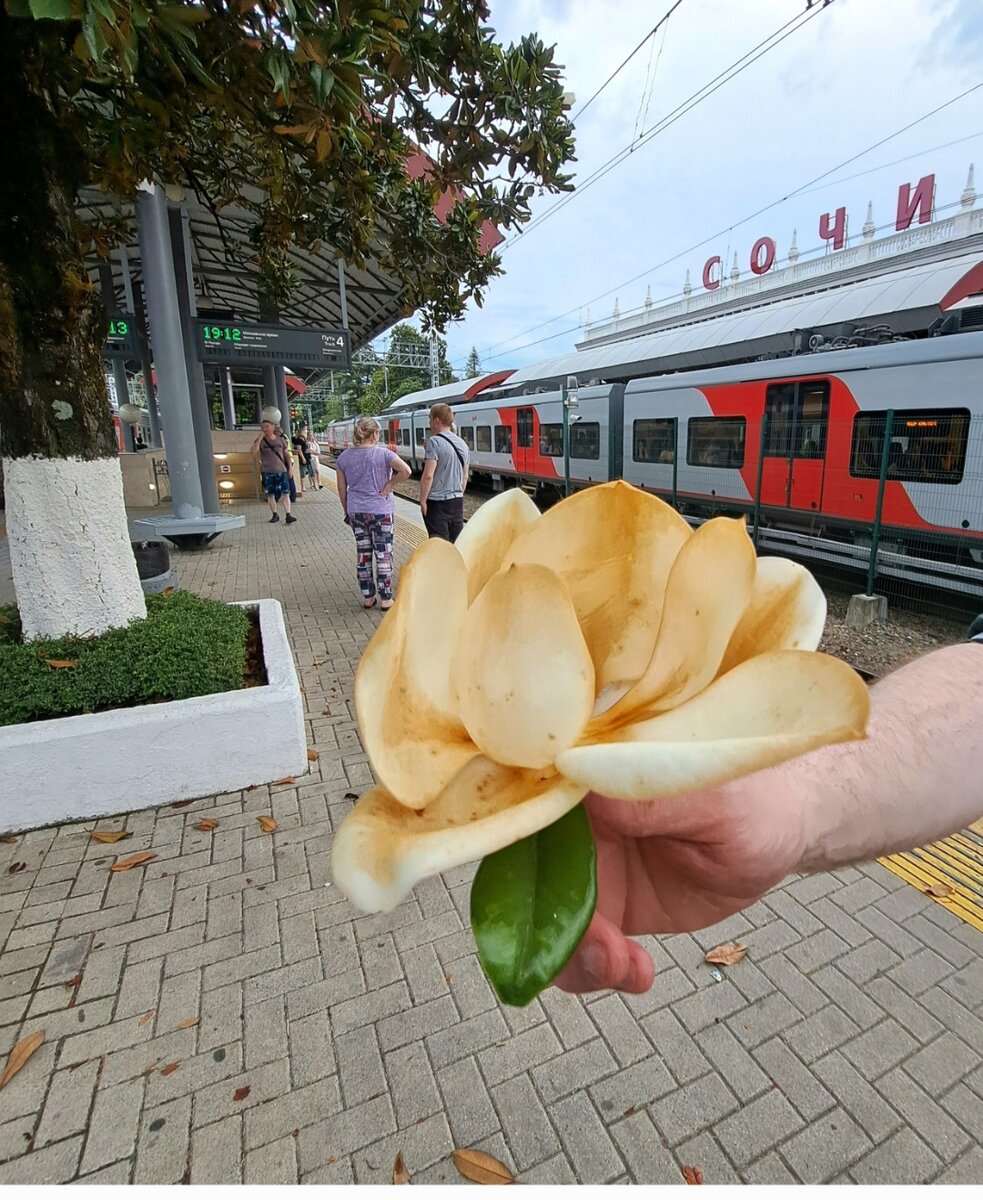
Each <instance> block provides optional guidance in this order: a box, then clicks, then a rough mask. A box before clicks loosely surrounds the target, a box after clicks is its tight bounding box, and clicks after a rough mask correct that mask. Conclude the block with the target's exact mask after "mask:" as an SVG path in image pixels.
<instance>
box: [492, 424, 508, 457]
mask: <svg viewBox="0 0 983 1200" xmlns="http://www.w3.org/2000/svg"><path fill="white" fill-rule="evenodd" d="M495 453H496V454H511V453H512V427H511V425H496V426H495Z"/></svg>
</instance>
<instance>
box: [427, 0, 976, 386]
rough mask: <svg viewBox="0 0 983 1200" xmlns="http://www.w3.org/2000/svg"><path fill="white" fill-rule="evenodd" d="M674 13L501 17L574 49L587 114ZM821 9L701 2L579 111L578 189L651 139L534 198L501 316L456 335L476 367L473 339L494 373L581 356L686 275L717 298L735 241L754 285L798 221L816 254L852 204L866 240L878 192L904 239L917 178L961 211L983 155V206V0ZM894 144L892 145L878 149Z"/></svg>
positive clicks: (510, 7)
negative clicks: (593, 334) (714, 259)
mask: <svg viewBox="0 0 983 1200" xmlns="http://www.w3.org/2000/svg"><path fill="white" fill-rule="evenodd" d="M672 4H673V0H618V3H617V4H612V3H611V2H610V0H490V5H491V19H490V23H491V24H492V25H493V26H494V28H495V29H496V30H497V31H498V34H499V37H500V40H502V41H505V42H508V41H512V40H515V39H518V38H519V37H520V36H522V35H523V34H525V33H530V32H536V33H538V34H539V35H540V36H541V37H542V38H543V40H544V41H545V42H546V43H547V45H555V47H556V52H555V58H556V61H557V62H559V63H561V64H563V66H564V68H565V70H564V75H565V79H566V83H567V87H568V89H569V90H570V91H571V92H573V93H574V95H575V97H576V99H575V102H574V105H573V113H574V114H575V115H576V114H577V110H578V109H579V108H580V107H581V106H583V105H584V104H585V103H586V102H587V101H588V100H590V98H591V96H592V95H593V94H594V93H595V92H596V91H597V89H598V88H600V87H601V85H602V84H603V83H604V82H605V80H606V79H607V78H608V76H609V75H611V74H612V72H614V71H615V70H616V68H617V67H618V66H619V64H620V63H621V62H622V60H623V59H625V58H626V57H627V56H628V55H629V54H630V53H631V51H632V50H634V49H635V47H636V46H637V45H638V44H639V42H641V41H642V39H643V38H644V37H645V35H646V34H647V33H648V32H649V31H650V30H651V29H652V28H653V26H654V25H655V24H656V22H657V21H658V20H659V19H660V18H661V17H662V16H663V15H664V13H665V12H666V11H667V10H669V9H670V8H671V7H672ZM806 10H807V3H806V0H682V3H681V4H680V6H679V7H678V9H677V10H676V11H675V12H674V13H673V15H672V16H671V17H670V18H669V20H668V21H667V22H666V23H665V24H664V25H663V26H662V28H660V30H659V31H658V33H657V34H656V35H655V37H653V38H650V39H649V40H648V41H647V42H646V43H645V45H644V46H643V47H642V49H641V50H639V52H638V53H637V54H636V55H635V56H634V58H632V60H631V62H630V63H629V64H628V65H627V66H626V67H624V69H623V70H621V71H620V72H619V73H618V74H617V75H616V77H615V78H614V79H613V80H612V81H611V83H609V84H608V86H607V87H606V88H605V89H604V91H603V92H602V93H601V94H600V95H599V96H598V97H597V98H596V99H595V100H593V101H592V102H591V103H590V104H589V106H588V107H587V108H586V111H584V112H583V114H582V115H579V116H577V120H576V123H575V125H576V139H577V162H576V163H574V164H573V165H572V168H571V169H572V170H573V172H574V176H575V180H574V181H575V183H578V185H579V186H580V187H582V186H583V183H584V181H586V180H587V178H588V177H589V176H590V175H591V174H592V173H593V172H595V171H596V170H597V169H598V168H600V167H602V166H603V165H604V164H605V163H607V162H608V160H610V159H611V158H612V156H613V155H615V154H616V153H617V152H618V151H621V150H622V149H623V148H627V147H629V146H631V145H632V143H633V142H637V143H638V144H637V145H636V148H635V149H634V151H633V152H632V153H631V155H629V156H628V157H627V158H626V159H625V161H623V162H621V163H620V164H619V165H617V166H615V167H614V168H613V169H612V170H610V171H609V172H607V174H605V175H604V176H603V178H600V179H599V180H598V181H597V182H596V183H593V184H592V185H591V186H589V187H586V188H583V190H582V191H578V194H575V197H574V199H572V200H571V201H569V202H568V203H566V204H565V205H564V206H563V207H562V208H560V209H557V210H556V211H555V212H553V213H552V214H551V215H549V216H544V215H543V214H545V213H546V212H547V210H549V209H550V208H551V207H552V206H553V205H554V204H555V203H556V199H557V198H556V197H549V196H547V197H543V198H537V199H536V200H535V201H534V208H533V214H534V218H539V217H541V216H542V217H543V219H542V220H541V222H539V223H537V224H536V225H535V226H534V227H532V228H527V231H526V232H523V233H522V235H521V236H519V237H515V236H514V235H512V237H510V238H509V239H508V240H507V242H506V244H505V246H504V247H500V251H501V253H502V258H503V266H504V269H505V274H504V276H502V277H500V278H498V279H496V280H493V281H492V283H491V284H490V286H489V288H488V291H487V294H486V299H485V304H484V307H483V308H481V309H479V308H477V307H474V306H472V308H471V310H470V311H469V314H468V316H467V317H466V319H465V320H463V321H461V322H458V323H456V324H454V325H451V326H449V327H448V328H447V330H446V331H445V336H446V338H447V343H448V357H449V359H450V361H451V364H452V366H453V367H454V368H455V369H456V370H457V371H458V373H459V374H460V373H461V371H462V369H463V366H464V361H465V358H466V357H467V354H468V351H469V349H470V348H471V347H472V346H474V347H476V348H477V351H478V355H479V358H480V360H481V365H482V368H483V370H489V371H491V370H504V369H507V368H509V367H519V366H525V365H527V364H530V363H535V362H538V361H541V360H543V359H546V358H551V357H553V356H555V355H558V354H562V353H565V352H567V351H572V350H573V349H574V347H575V343H576V342H577V341H578V340H580V338H581V337H582V336H583V335H582V324H583V322H584V320H585V319H586V318H587V316H588V313H589V315H590V319H591V321H592V322H594V323H597V322H601V321H605V320H608V319H610V317H611V314H612V310H613V308H614V304H615V300H616V299H617V302H618V305H619V308H620V311H621V313H622V315H626V314H628V313H629V312H631V311H633V310H634V311H637V310H638V309H640V308H641V306H642V304H643V303H644V300H645V297H646V291H647V289H648V288H651V294H652V298H653V302H654V303H655V304H656V305H657V304H658V303H659V302H660V301H662V302H666V301H668V300H670V299H673V298H677V297H678V296H679V294H680V292H681V289H682V286H683V282H684V279H685V275H686V271H687V269H689V271H690V275H691V279H692V282H693V286H694V289H700V287H701V282H700V279H701V273H702V269H703V264H704V262H705V261H706V259H707V258H708V257H709V256H710V255H711V254H719V255H721V257H722V258H723V259H724V260H725V262H726V264H727V268H728V270H729V268H730V266H731V264H732V261H733V256H734V253H735V252H736V253H737V255H738V263H739V266H740V267H741V269H742V274H743V276H744V277H747V275H748V274H749V269H748V265H747V264H748V256H749V254H750V251H751V247H752V245H753V244H754V242H755V241H756V239H757V238H759V237H762V236H770V237H773V238H774V239H775V241H776V243H777V247H778V259H779V261H778V262H777V263H776V267H781V266H782V265H784V264H783V262H782V261H781V260H782V259H784V257H785V255H786V254H787V252H788V248H789V245H790V243H791V239H792V232H793V230H797V242H798V248H799V251H800V253H801V255H802V257H803V258H805V257H807V256H808V253H809V251H816V250H820V249H821V248H822V246H823V242H822V239H821V237H820V233H819V220H820V216H821V214H823V213H825V212H830V213H832V212H834V211H835V210H836V209H837V208H838V207H840V206H845V207H846V209H847V213H848V222H849V234H850V239H851V242H853V241H855V240H857V239H859V238H860V231H861V227H862V225H863V223H864V220H865V218H866V215H867V203H868V201H872V202H873V216H874V221H875V223H876V224H877V225H878V227H879V231H878V235H877V236H878V237H880V236H886V235H888V234H890V233H891V232H893V226H894V216H895V209H896V205H897V196H898V187H899V185H900V184H902V183H906V182H907V183H911V184H912V186H914V184H916V183H917V181H918V180H919V179H920V178H921V177H922V176H923V175H927V174H931V173H933V172H934V174H935V176H936V205H937V212H939V214H940V215H942V213H943V208H944V206H946V205H956V206H958V201H959V196H960V193H961V192H962V190H963V187H964V186H965V183H966V175H967V171H968V168H969V164H970V163H971V162H977V163H978V165H979V168H980V170H979V174H978V177H977V186H978V187H979V190H980V193H981V201H980V204H981V205H983V0H832V3H829V4H827V5H826V6H825V7H824V6H823V4H822V0H815V2H814V5H813V8H812V9H811V10H809V12H808V13H807V12H806ZM802 14H805V15H807V16H808V17H809V19H808V20H805V21H803V22H802V23H801V24H798V23H797V24H796V25H795V26H793V29H792V32H791V33H789V35H788V36H787V37H786V38H785V40H784V41H782V42H781V43H780V44H779V45H777V46H776V47H775V48H774V49H772V50H770V51H769V52H768V53H766V54H764V55H763V56H762V57H761V58H760V59H758V61H756V62H753V63H751V64H750V65H749V66H747V68H746V69H745V70H743V71H742V72H741V73H740V74H738V75H737V76H736V77H735V78H733V79H732V80H731V81H729V82H726V83H724V84H722V86H720V87H719V88H718V89H717V90H716V91H715V92H713V94H712V95H710V96H709V97H708V98H707V99H705V100H703V101H702V102H701V103H699V104H697V105H696V106H695V107H694V108H692V110H691V111H689V112H687V113H685V114H684V115H682V116H680V117H679V118H678V119H676V120H675V121H674V122H673V123H672V124H671V125H669V126H668V127H667V128H665V130H664V131H663V132H661V133H658V134H657V135H656V136H654V137H652V138H650V139H648V140H645V141H644V144H642V138H643V137H644V134H645V132H646V131H648V130H651V129H653V128H655V127H657V126H659V125H660V123H661V122H663V120H664V119H665V118H666V117H667V116H668V115H669V114H671V113H672V112H673V110H675V109H676V108H677V107H678V106H679V105H681V104H683V103H684V102H685V101H687V100H688V99H689V98H690V97H691V96H692V95H693V94H694V93H696V92H698V91H700V90H701V89H702V88H704V86H705V85H707V84H709V83H710V82H711V81H712V80H713V79H714V78H715V77H716V76H717V75H718V74H719V73H720V72H722V71H725V70H727V69H728V68H730V67H731V66H732V65H733V64H735V63H737V61H738V60H739V59H741V58H742V57H743V56H744V55H745V54H747V53H748V52H750V51H752V50H753V49H754V48H755V47H756V46H758V45H759V43H761V42H763V41H764V40H765V39H767V38H768V37H769V36H770V35H772V34H774V33H775V32H776V31H777V30H778V29H779V28H780V27H782V26H784V25H786V23H788V22H790V21H793V19H795V18H799V19H800V20H801V15H802ZM974 87H978V90H976V91H973V92H971V93H970V94H968V95H966V96H965V97H963V98H962V99H960V100H957V101H956V102H955V103H952V104H948V105H947V102H948V101H950V100H952V99H953V98H954V97H957V96H959V95H960V93H962V92H965V91H966V90H967V89H970V88H974ZM940 105H947V106H946V107H944V108H942V109H941V111H939V112H937V113H936V114H935V115H934V116H928V117H926V119H924V120H920V118H922V117H925V116H926V114H928V113H930V112H931V111H932V110H933V109H936V108H938V107H939V106H940ZM916 121H917V122H918V123H917V124H914V125H913V127H912V128H911V129H909V130H907V131H906V132H902V133H898V131H899V130H901V129H902V128H903V127H905V126H908V125H909V124H911V123H912V122H916ZM896 133H897V134H898V136H892V135H894V134H896ZM882 139H890V140H887V141H885V142H884V144H883V145H881V146H879V147H878V148H877V149H873V150H871V151H870V152H869V153H863V154H861V152H863V151H866V150H867V149H868V148H869V147H871V146H873V145H874V143H877V142H880V141H881V140H882ZM957 141H958V144H955V145H952V144H950V143H953V142H957ZM855 155H861V156H860V157H858V158H857V159H856V160H855V161H853V162H850V163H849V164H848V165H846V166H843V167H842V168H840V169H838V170H835V171H833V173H832V174H829V175H827V172H830V170H831V169H832V168H836V167H838V165H839V164H841V163H844V162H846V160H848V159H852V158H853V157H854V156H855ZM819 176H826V178H824V179H823V180H822V181H821V182H819V183H815V184H813V186H812V187H810V188H806V189H805V190H803V191H801V192H799V194H797V195H795V196H792V195H790V193H792V192H793V191H796V190H797V189H801V188H803V185H806V184H809V183H810V181H813V180H816V179H817V177H819ZM776 201H781V203H778V204H775V202H776ZM773 204H775V206H774V207H771V208H769V211H767V212H763V213H761V214H760V215H758V216H752V214H755V213H756V212H758V211H759V210H761V209H764V208H765V207H766V206H770V205H773ZM748 217H751V219H750V220H746V218H748ZM881 227H885V228H881ZM708 239H709V240H708ZM703 242H706V244H705V245H703V246H699V245H698V244H699V243H703Z"/></svg>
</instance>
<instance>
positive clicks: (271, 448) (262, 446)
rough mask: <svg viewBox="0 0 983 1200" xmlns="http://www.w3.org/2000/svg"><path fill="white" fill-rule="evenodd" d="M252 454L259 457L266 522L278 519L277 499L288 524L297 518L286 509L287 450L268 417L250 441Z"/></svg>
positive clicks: (288, 457)
mask: <svg viewBox="0 0 983 1200" xmlns="http://www.w3.org/2000/svg"><path fill="white" fill-rule="evenodd" d="M252 455H253V458H255V459H258V460H259V469H260V471H261V472H262V475H263V491H264V493H265V494H266V500H267V503H268V504H269V506H270V512H271V513H272V514H273V516H272V517H270V524H271V525H276V524H278V523H279V520H280V514H279V513H278V512H277V503H278V501H280V500H282V501H283V511H284V512H285V513H286V523H287V524H288V525H292V524H293V523H294V521H296V520H297V518H296V517H295V516H294V515H293V513H291V511H290V454H289V450H288V448H287V439H286V438H285V437H284V436H283V435H282V434H278V433H277V430H276V427H275V426H274V424H273V422H272V421H264V422H263V425H262V433H260V435H259V437H258V438H257V439H256V441H255V442H253V449H252Z"/></svg>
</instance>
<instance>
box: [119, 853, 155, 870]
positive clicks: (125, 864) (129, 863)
mask: <svg viewBox="0 0 983 1200" xmlns="http://www.w3.org/2000/svg"><path fill="white" fill-rule="evenodd" d="M156 857H157V855H156V854H154V853H153V851H151V850H141V851H140V853H139V854H131V855H130V857H129V858H121V859H119V860H118V861H117V862H114V863H113V865H112V866H111V867H110V868H109V869H110V871H129V870H130V868H131V867H139V866H140V865H141V864H142V863H145V862H150V860H151V859H152V858H156Z"/></svg>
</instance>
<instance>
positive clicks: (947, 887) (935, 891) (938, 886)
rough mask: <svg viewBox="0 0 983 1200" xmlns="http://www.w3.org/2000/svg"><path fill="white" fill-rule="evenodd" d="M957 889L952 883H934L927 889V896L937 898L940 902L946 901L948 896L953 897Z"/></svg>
mask: <svg viewBox="0 0 983 1200" xmlns="http://www.w3.org/2000/svg"><path fill="white" fill-rule="evenodd" d="M955 890H956V889H955V888H954V887H953V886H952V884H951V883H933V884H932V886H931V887H930V888H926V889H925V894H926V896H936V897H938V899H939V900H944V899H945V897H946V896H951V895H952V893H953V892H954V891H955Z"/></svg>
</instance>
